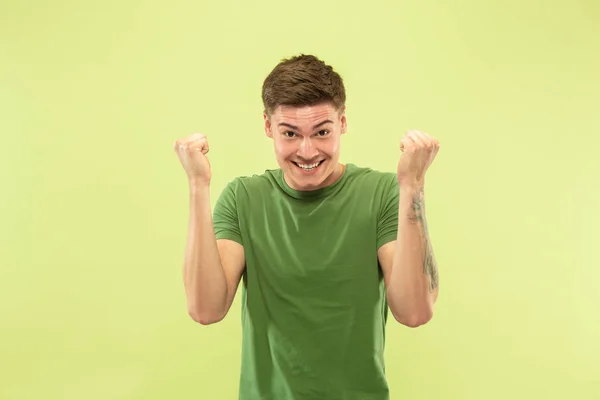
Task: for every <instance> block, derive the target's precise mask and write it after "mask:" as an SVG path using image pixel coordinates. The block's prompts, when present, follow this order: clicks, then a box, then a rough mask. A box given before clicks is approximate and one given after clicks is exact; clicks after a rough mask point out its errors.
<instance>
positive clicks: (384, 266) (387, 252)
mask: <svg viewBox="0 0 600 400" xmlns="http://www.w3.org/2000/svg"><path fill="white" fill-rule="evenodd" d="M395 249H396V240H392V241H391V242H387V243H386V244H384V245H383V246H381V247H379V249H377V259H378V261H379V265H380V266H381V272H382V273H383V280H384V283H385V287H386V288H387V287H388V285H389V282H390V276H391V275H392V264H393V263H394V252H395Z"/></svg>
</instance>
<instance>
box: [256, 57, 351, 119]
mask: <svg viewBox="0 0 600 400" xmlns="http://www.w3.org/2000/svg"><path fill="white" fill-rule="evenodd" d="M262 101H263V105H264V107H265V110H264V111H265V113H266V114H267V116H271V114H272V113H273V111H275V109H276V108H277V107H278V106H280V105H283V106H292V107H301V106H312V105H316V104H321V103H325V102H330V103H332V104H333V106H334V107H335V108H336V110H338V111H341V110H342V109H343V107H344V105H345V103H346V90H345V89H344V82H343V80H342V77H341V76H340V75H339V74H338V73H337V72H335V71H334V70H333V68H332V67H331V66H329V65H327V64H325V63H324V62H323V61H321V60H319V59H318V58H317V57H315V56H313V55H305V54H301V55H298V56H295V57H292V58H289V59H287V60H286V59H284V60H282V61H281V62H280V63H279V64H277V66H275V68H274V69H273V70H272V71H271V73H270V74H269V76H267V78H266V79H265V81H264V83H263V87H262Z"/></svg>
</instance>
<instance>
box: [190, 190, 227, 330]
mask: <svg viewBox="0 0 600 400" xmlns="http://www.w3.org/2000/svg"><path fill="white" fill-rule="evenodd" d="M183 279H184V285H185V292H186V297H187V304H188V312H189V313H190V316H191V317H192V318H193V319H194V320H196V321H198V322H203V323H204V322H214V321H215V320H218V319H220V318H222V316H223V314H224V310H225V304H226V299H227V282H226V279H225V273H224V271H223V267H222V265H221V260H220V258H219V251H218V248H217V241H216V238H215V234H214V230H213V220H212V215H211V207H210V187H209V186H208V185H199V184H197V183H194V182H190V217H189V226H188V235H187V244H186V250H185V261H184V267H183Z"/></svg>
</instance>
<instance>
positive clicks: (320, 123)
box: [279, 119, 333, 130]
mask: <svg viewBox="0 0 600 400" xmlns="http://www.w3.org/2000/svg"><path fill="white" fill-rule="evenodd" d="M325 124H333V121H331V120H329V119H327V120H325V121H323V122H319V123H318V124H316V125H315V126H313V129H317V128H318V127H320V126H322V125H325ZM279 126H287V127H288V128H291V129H296V130H298V127H297V126H295V125H292V124H288V123H287V122H280V123H279Z"/></svg>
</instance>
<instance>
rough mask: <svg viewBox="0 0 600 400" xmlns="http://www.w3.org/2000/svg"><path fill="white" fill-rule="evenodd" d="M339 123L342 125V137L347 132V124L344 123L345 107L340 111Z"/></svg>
mask: <svg viewBox="0 0 600 400" xmlns="http://www.w3.org/2000/svg"><path fill="white" fill-rule="evenodd" d="M340 122H341V124H342V131H341V132H342V135H343V134H344V133H346V131H347V130H348V122H347V121H346V106H344V108H343V109H342V111H341V117H340Z"/></svg>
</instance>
